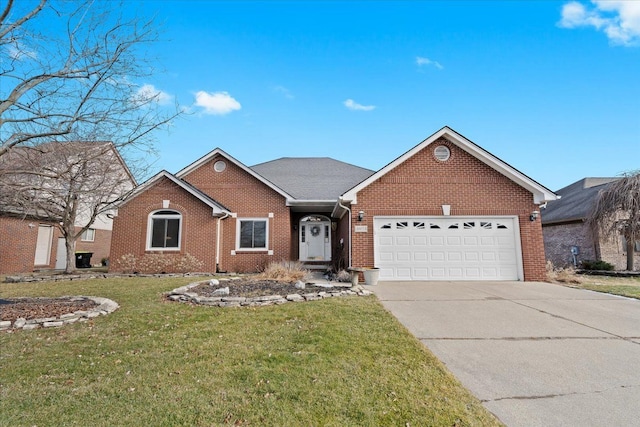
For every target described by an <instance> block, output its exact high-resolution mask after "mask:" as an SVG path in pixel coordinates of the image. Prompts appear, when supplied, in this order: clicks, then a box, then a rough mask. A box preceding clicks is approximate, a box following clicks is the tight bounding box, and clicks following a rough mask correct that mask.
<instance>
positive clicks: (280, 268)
mask: <svg viewBox="0 0 640 427" xmlns="http://www.w3.org/2000/svg"><path fill="white" fill-rule="evenodd" d="M308 276H309V270H305V269H304V268H303V267H302V263H301V262H298V261H280V262H272V263H270V264H268V265H267V266H266V267H265V269H264V271H263V272H262V273H260V274H259V275H258V277H259V278H261V279H266V280H277V281H279V282H297V281H298V280H302V281H304V280H306V279H307V277H308Z"/></svg>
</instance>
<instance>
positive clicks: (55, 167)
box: [0, 142, 135, 273]
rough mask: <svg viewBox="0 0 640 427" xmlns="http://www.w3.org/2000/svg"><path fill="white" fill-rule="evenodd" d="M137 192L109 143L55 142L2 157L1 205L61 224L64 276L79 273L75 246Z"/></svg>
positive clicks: (133, 182) (0, 179) (15, 150)
mask: <svg viewBox="0 0 640 427" xmlns="http://www.w3.org/2000/svg"><path fill="white" fill-rule="evenodd" d="M134 186H135V180H134V178H133V176H132V175H131V173H130V172H129V170H128V168H127V167H126V165H125V164H124V161H123V160H122V158H121V157H120V155H119V154H118V152H117V150H116V149H115V147H114V145H113V144H111V143H105V142H101V143H96V142H89V143H86V142H54V143H48V144H41V145H39V146H37V147H17V148H14V149H12V150H11V151H10V152H9V153H7V154H6V155H5V156H2V157H0V205H1V206H3V207H5V208H7V207H9V208H10V209H11V210H12V211H14V212H23V213H25V214H30V215H35V216H37V217H39V218H43V219H46V220H49V221H52V222H55V223H57V224H58V227H59V228H60V230H61V232H62V235H63V237H64V238H65V246H66V261H67V262H66V269H65V273H72V272H73V271H74V270H75V242H76V240H77V239H78V238H79V237H80V236H81V235H82V233H84V232H85V231H86V230H87V229H88V228H90V227H91V225H92V224H93V223H94V222H95V221H96V220H99V219H100V216H105V215H109V214H110V213H111V212H112V210H113V209H114V205H115V203H117V202H118V201H121V200H123V199H124V198H125V197H126V196H127V195H128V194H129V193H130V192H131V191H132V189H133V188H134ZM103 219H104V218H103Z"/></svg>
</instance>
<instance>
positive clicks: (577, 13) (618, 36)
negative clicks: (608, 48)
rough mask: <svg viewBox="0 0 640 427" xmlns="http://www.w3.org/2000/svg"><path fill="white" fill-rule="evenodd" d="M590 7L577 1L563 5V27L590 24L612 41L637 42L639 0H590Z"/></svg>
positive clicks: (639, 29) (639, 24)
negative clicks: (591, 5)
mask: <svg viewBox="0 0 640 427" xmlns="http://www.w3.org/2000/svg"><path fill="white" fill-rule="evenodd" d="M591 3H592V4H593V7H591V8H589V7H588V6H587V5H585V4H583V3H580V2H578V1H571V2H569V3H565V4H564V6H562V18H561V19H560V21H559V22H558V26H560V27H562V28H577V27H593V28H595V29H596V30H600V31H603V32H604V33H605V34H606V35H607V37H608V38H609V41H610V42H611V43H613V44H620V45H624V46H637V45H640V2H639V1H625V0H592V1H591Z"/></svg>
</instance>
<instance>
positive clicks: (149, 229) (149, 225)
mask: <svg viewBox="0 0 640 427" xmlns="http://www.w3.org/2000/svg"><path fill="white" fill-rule="evenodd" d="M160 212H174V213H173V214H162V215H161V216H160V215H158V214H159V213H160ZM154 217H155V218H154ZM160 218H161V219H165V220H167V219H177V220H178V246H176V247H156V246H153V245H152V244H153V220H154V219H160ZM182 222H183V215H182V213H181V212H179V211H177V210H175V209H157V210H155V211H153V212H151V213H149V217H148V218H147V244H146V250H147V251H175V252H177V251H180V250H181V247H182ZM165 243H166V236H165Z"/></svg>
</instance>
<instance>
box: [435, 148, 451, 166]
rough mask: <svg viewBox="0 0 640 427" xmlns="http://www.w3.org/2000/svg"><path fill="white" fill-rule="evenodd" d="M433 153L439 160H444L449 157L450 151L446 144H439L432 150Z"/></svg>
mask: <svg viewBox="0 0 640 427" xmlns="http://www.w3.org/2000/svg"><path fill="white" fill-rule="evenodd" d="M433 155H434V156H435V158H436V159H438V160H440V161H441V162H445V161H447V160H449V157H451V151H450V150H449V147H447V146H446V145H439V146H437V147H436V148H435V149H434V150H433Z"/></svg>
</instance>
